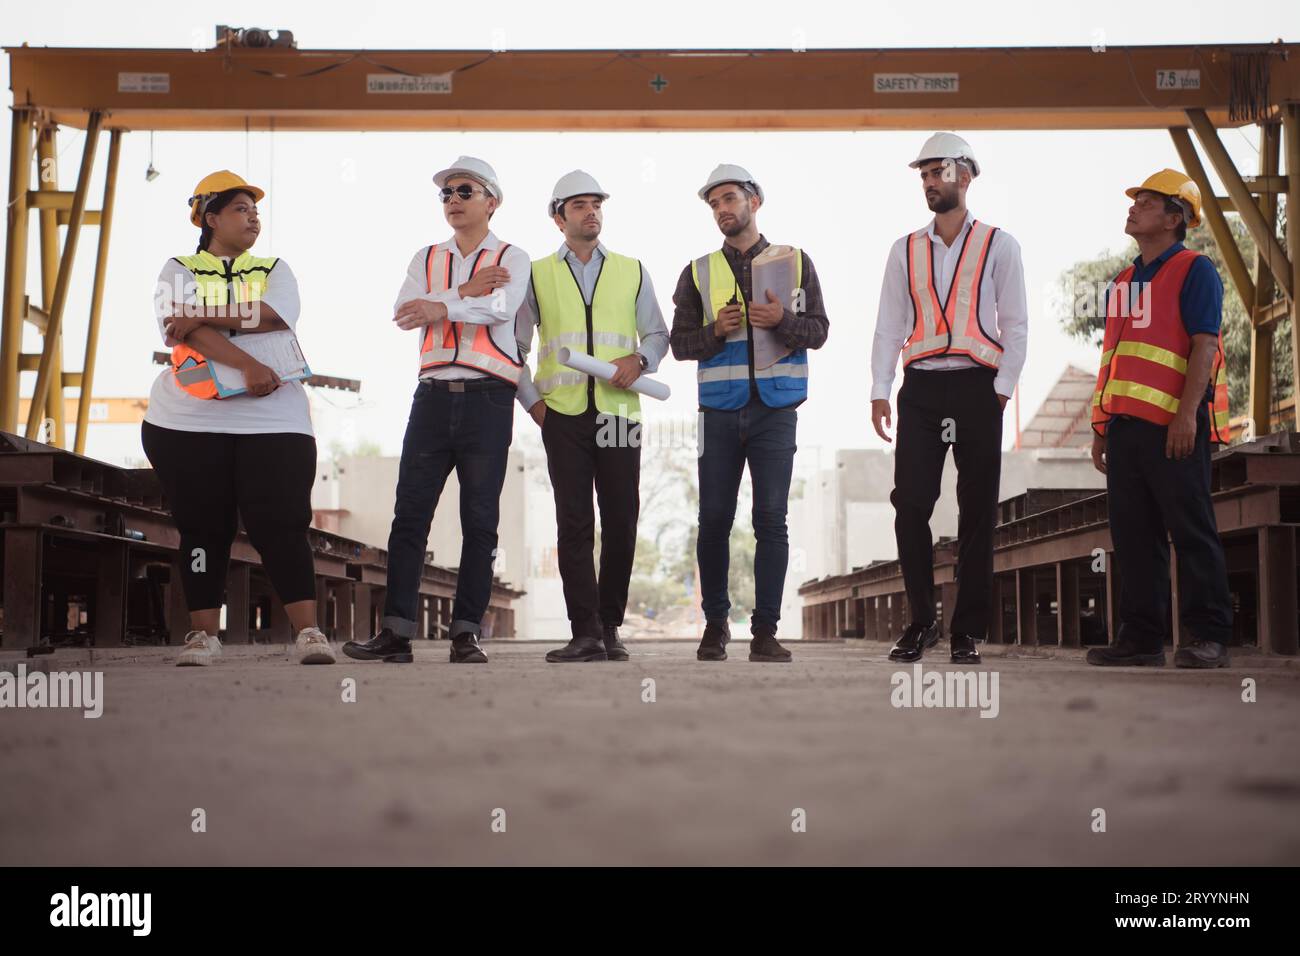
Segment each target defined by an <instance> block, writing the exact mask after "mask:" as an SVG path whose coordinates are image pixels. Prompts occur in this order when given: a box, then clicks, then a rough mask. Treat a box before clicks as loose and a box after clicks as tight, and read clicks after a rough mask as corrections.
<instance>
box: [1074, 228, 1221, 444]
mask: <svg viewBox="0 0 1300 956" xmlns="http://www.w3.org/2000/svg"><path fill="white" fill-rule="evenodd" d="M1198 255H1200V253H1197V252H1193V251H1192V250H1191V249H1183V250H1181V251H1179V252H1178V253H1176V254H1175V255H1173V256H1171V257H1170V258H1169V261H1167V262H1166V263H1165V264H1164V265H1163V266H1161V267H1160V268H1159V270H1157V272H1156V274H1155V278H1153V279H1152V280H1151V281H1150V282H1149V283H1147V286H1146V288H1144V289H1141V290H1139V296H1138V299H1139V301H1138V302H1137V303H1136V304H1133V299H1132V290H1131V283H1132V281H1133V273H1134V271H1135V269H1136V267H1135V266H1129V267H1128V268H1127V269H1125V270H1124V271H1123V272H1121V273H1120V274H1119V275H1118V276H1117V277H1116V278H1115V281H1114V284H1113V286H1112V288H1111V290H1110V294H1109V295H1108V296H1107V298H1106V335H1105V338H1104V340H1103V341H1102V346H1101V349H1102V352H1101V368H1100V369H1099V370H1098V372H1097V387H1096V389H1095V390H1094V391H1093V395H1092V427H1093V430H1094V431H1095V432H1096V433H1097V434H1098V435H1104V434H1105V433H1106V423H1107V422H1108V421H1109V420H1110V417H1111V416H1112V415H1132V416H1133V417H1134V418H1141V419H1145V420H1146V421H1149V422H1154V423H1155V424H1157V425H1168V424H1169V423H1170V422H1171V421H1173V420H1174V415H1175V414H1176V413H1177V412H1178V405H1179V403H1180V402H1181V400H1182V395H1183V387H1184V385H1185V383H1186V379H1187V359H1188V357H1189V356H1190V355H1191V354H1192V342H1191V337H1190V336H1189V335H1188V334H1187V329H1186V327H1184V325H1183V315H1182V308H1181V306H1180V304H1179V297H1180V295H1181V293H1182V291H1183V282H1184V281H1185V280H1186V279H1187V273H1188V271H1189V270H1190V269H1191V267H1192V263H1193V262H1195V261H1196V257H1197V256H1198ZM1210 381H1211V382H1213V383H1214V399H1213V401H1207V402H1206V408H1207V410H1208V411H1209V413H1210V436H1211V441H1214V442H1216V443H1218V444H1221V445H1226V444H1227V443H1228V442H1229V441H1230V440H1231V438H1232V436H1231V434H1230V432H1229V428H1228V372H1227V362H1226V360H1225V359H1224V355H1223V332H1222V329H1221V330H1220V332H1219V343H1218V347H1217V348H1216V350H1215V353H1214V366H1213V368H1212V369H1211V371H1210Z"/></svg>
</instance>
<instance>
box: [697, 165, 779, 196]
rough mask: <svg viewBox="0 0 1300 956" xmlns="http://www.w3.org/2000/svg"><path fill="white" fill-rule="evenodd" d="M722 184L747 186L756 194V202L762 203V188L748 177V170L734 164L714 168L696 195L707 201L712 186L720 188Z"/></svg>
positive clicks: (751, 177)
mask: <svg viewBox="0 0 1300 956" xmlns="http://www.w3.org/2000/svg"><path fill="white" fill-rule="evenodd" d="M723 183H740V184H741V185H742V186H748V187H749V188H750V189H752V190H753V191H754V192H756V193H758V201H759V202H763V187H762V186H760V185H759V184H758V183H757V182H755V181H754V177H753V176H751V175H749V170H748V169H746V168H745V167H744V166H737V165H735V164H734V163H723V164H722V165H720V166H717V167H715V168H714V170H713V172H711V173H709V179H708V182H706V183H705V184H704V185H703V186H701V187H700V191H699V192H698V193H697V195H698V196H699V197H700V198H701V199H703V200H706V201H707V200H708V198H709V190H710V189H712V188H713V187H714V186H721V185H722V184H723Z"/></svg>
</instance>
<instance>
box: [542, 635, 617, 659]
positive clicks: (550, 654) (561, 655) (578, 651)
mask: <svg viewBox="0 0 1300 956" xmlns="http://www.w3.org/2000/svg"><path fill="white" fill-rule="evenodd" d="M546 659H547V660H548V661H550V662H551V663H552V664H576V663H580V662H583V661H607V660H609V653H608V652H607V651H606V650H605V642H604V641H602V640H601V639H600V638H598V637H575V638H574V639H573V640H571V641H569V643H568V644H565V645H564V646H563V647H557V648H556V649H555V650H553V651H547V652H546Z"/></svg>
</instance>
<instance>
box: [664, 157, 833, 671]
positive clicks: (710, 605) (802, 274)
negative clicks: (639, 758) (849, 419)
mask: <svg viewBox="0 0 1300 956" xmlns="http://www.w3.org/2000/svg"><path fill="white" fill-rule="evenodd" d="M697 195H698V196H699V197H700V198H701V199H703V200H704V201H705V202H706V203H708V205H709V209H710V210H711V211H712V213H713V221H714V222H715V223H717V226H718V229H719V230H720V231H721V232H722V237H723V241H722V248H721V249H719V250H715V251H714V252H711V253H709V254H708V255H705V256H701V257H700V258H699V259H696V260H695V261H693V262H691V263H690V264H688V265H687V266H686V268H685V269H684V270H682V274H681V278H680V279H678V280H677V289H676V291H675V292H674V293H673V305H675V306H676V312H675V314H674V315H673V333H672V349H673V356H674V357H676V358H678V359H695V360H696V361H697V362H699V368H698V370H697V372H696V380H697V382H698V387H699V399H700V432H699V442H700V449H699V473H700V532H699V538H698V539H697V541H696V557H697V559H698V561H699V565H700V591H701V604H702V605H703V610H704V619H705V627H704V636H703V637H702V639H701V640H700V646H699V649H698V650H697V651H696V657H697V659H699V660H702V661H725V660H726V659H727V650H726V648H727V641H728V640H730V638H731V629H730V625H729V623H728V621H729V614H730V611H731V601H730V599H729V597H728V596H727V573H728V570H729V565H730V539H731V525H732V522H733V521H734V520H735V517H736V496H737V494H738V493H739V492H740V479H741V476H742V474H743V473H744V470H745V465H746V464H747V463H748V465H749V478H750V482H751V483H752V485H753V491H754V508H753V522H754V537H755V539H756V541H755V551H754V611H753V614H752V615H751V617H750V632H751V635H752V639H751V641H750V643H749V659H750V660H751V661H767V662H775V663H783V662H786V661H789V660H790V659H791V656H792V655H791V654H790V652H789V651H788V650H787V649H786V648H784V647H782V646H781V645H780V644H779V643H778V642H777V639H776V628H777V623H778V622H779V621H780V619H781V598H782V594H783V593H784V591H785V572H786V565H787V564H788V563H789V557H790V539H789V535H788V532H787V530H786V522H785V518H786V507H787V499H788V498H789V494H790V477H791V474H792V472H793V469H794V452H795V430H796V426H797V424H798V412H797V411H796V409H797V408H798V406H799V405H801V404H802V403H803V401H804V399H805V398H807V397H808V354H807V350H808V349H817V348H821V347H822V345H823V344H824V343H825V341H826V334H827V332H828V330H829V327H830V322H829V320H828V319H827V318H826V310H825V307H824V306H823V304H822V292H821V283H820V282H819V281H818V279H817V273H816V272H815V271H814V269H813V264H812V260H811V259H809V258H808V255H807V254H806V253H805V252H803V250H801V249H794V250H793V257H792V258H793V276H792V277H791V278H792V280H793V281H792V283H791V285H790V299H789V301H785V300H784V295H782V296H777V295H775V294H774V293H773V291H772V289H771V287H770V286H766V287H764V294H763V295H761V296H757V295H755V294H754V291H753V290H754V281H753V278H754V260H755V258H756V257H758V256H760V255H761V254H762V253H763V252H764V250H766V249H768V247H769V246H770V243H769V242H768V241H767V239H766V238H765V237H764V236H763V235H762V234H761V233H760V232H759V231H758V221H757V218H756V216H757V214H758V209H759V207H760V206H762V204H763V189H762V187H761V186H759V185H758V183H757V182H755V181H754V177H753V176H751V175H750V174H749V172H748V171H747V170H745V169H744V168H743V167H740V166H734V165H731V164H729V163H723V164H722V165H721V166H718V167H717V168H716V169H714V170H713V172H712V173H711V174H710V175H709V178H708V180H707V181H706V182H705V184H704V185H703V186H702V187H701V188H700V190H699V192H698V193H697ZM785 253H786V255H787V256H788V255H789V250H785ZM756 330H757V331H756ZM756 336H757V338H756ZM756 343H757V345H756Z"/></svg>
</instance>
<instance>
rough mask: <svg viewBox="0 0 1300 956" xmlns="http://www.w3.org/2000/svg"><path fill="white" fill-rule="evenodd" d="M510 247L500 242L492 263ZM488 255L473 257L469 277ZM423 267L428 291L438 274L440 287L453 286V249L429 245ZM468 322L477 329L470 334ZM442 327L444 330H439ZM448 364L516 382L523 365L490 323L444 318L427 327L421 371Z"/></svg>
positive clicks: (481, 252)
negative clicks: (504, 347) (497, 337)
mask: <svg viewBox="0 0 1300 956" xmlns="http://www.w3.org/2000/svg"><path fill="white" fill-rule="evenodd" d="M509 248H510V243H508V242H503V243H501V246H500V248H498V249H497V254H496V258H495V259H493V260H492V265H494V266H496V265H500V264H501V257H502V256H504V255H505V254H506V250H507V249H509ZM488 255H489V253H488V250H486V249H480V250H479V253H478V255H477V256H475V257H474V264H473V265H472V266H471V267H470V278H473V277H474V275H475V273H477V272H478V270H479V267H480V266H481V265H482V264H483V262H484V261H485V260H486V259H487V257H488ZM424 268H425V276H426V279H427V283H426V287H427V290H428V291H429V292H433V291H434V280H435V277H439V281H440V283H441V290H440V291H446V290H448V289H450V288H451V286H452V281H453V280H452V256H451V250H450V249H448V248H446V247H442V248H439V247H438V246H430V247H429V252H428V255H427V256H425V260H424ZM466 325H469V326H470V327H471V328H472V329H473V330H474V331H473V333H472V334H471V335H468V336H467V335H466V334H465V326H466ZM439 327H440V328H441V333H439V332H438V329H439ZM446 365H461V366H464V367H465V368H472V369H474V370H475V371H478V372H486V373H487V374H488V375H492V376H494V377H496V378H499V379H501V380H503V381H506V382H509V383H510V384H511V385H515V386H517V385H518V384H519V370H520V369H521V368H523V363H522V362H520V361H518V360H516V359H514V358H513V357H511V356H510V355H507V354H506V353H505V352H503V351H501V349H500V348H499V347H498V346H497V344H496V342H494V341H492V335H491V332H490V330H489V327H488V326H486V325H482V324H479V323H470V322H448V321H446V320H441V321H438V322H436V323H434V324H433V325H430V326H428V327H427V328H426V330H425V333H424V338H423V340H422V342H421V345H420V371H421V372H423V371H425V370H426V369H431V368H441V367H443V366H446Z"/></svg>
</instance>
